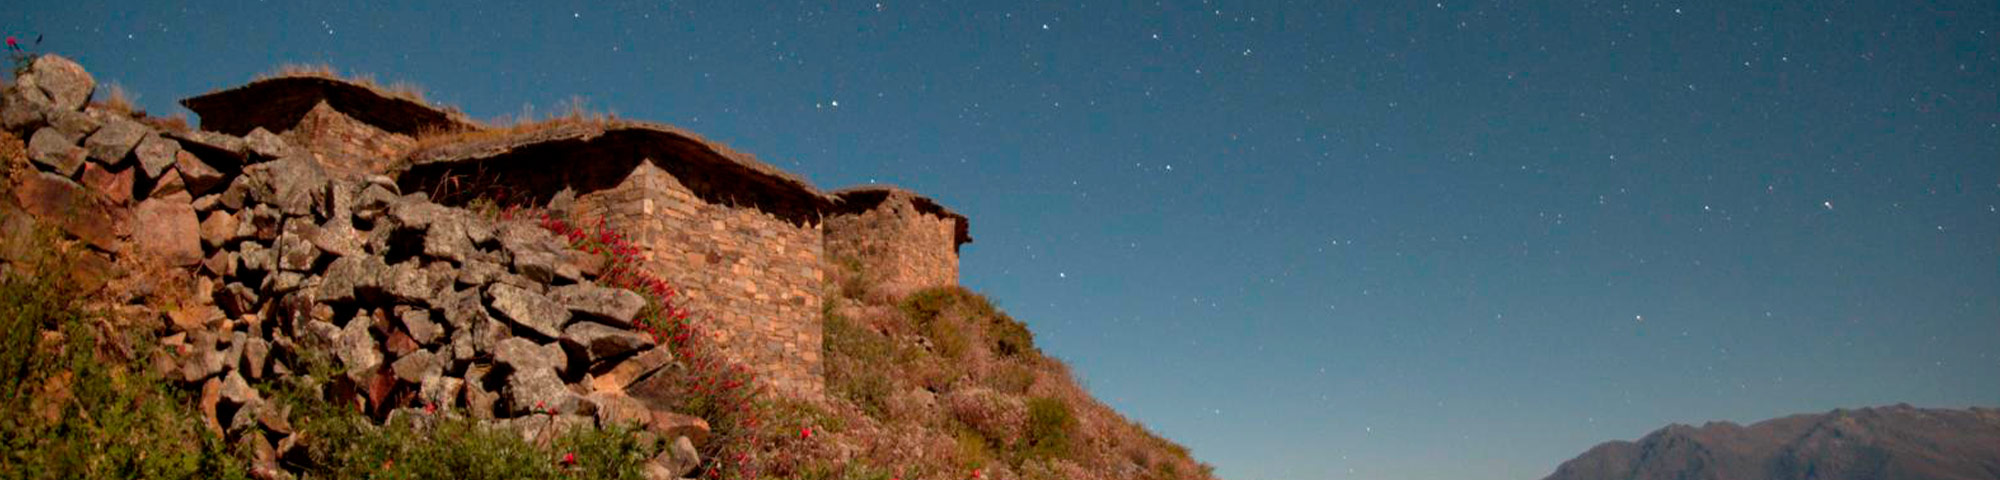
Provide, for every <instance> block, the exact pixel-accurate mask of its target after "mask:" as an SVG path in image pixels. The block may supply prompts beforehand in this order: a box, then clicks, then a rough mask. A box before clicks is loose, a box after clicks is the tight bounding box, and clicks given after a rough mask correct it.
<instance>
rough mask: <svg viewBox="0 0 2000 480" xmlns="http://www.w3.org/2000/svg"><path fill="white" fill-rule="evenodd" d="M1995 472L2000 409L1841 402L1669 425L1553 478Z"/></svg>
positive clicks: (1888, 476)
mask: <svg viewBox="0 0 2000 480" xmlns="http://www.w3.org/2000/svg"><path fill="white" fill-rule="evenodd" d="M1747 478H1757V479H1770V480H1794V479H1796V480H1806V479H1814V480H1848V479H1881V480H1896V479H1937V480H1942V479H1952V480H1958V479H1964V480H1971V479H1995V478H2000V410H1994V409H1987V408H1976V407H1975V408H1972V409H1970V410H1953V409H1927V408H1915V407H1911V406H1909V405H1895V406H1888V407H1874V408H1863V409H1860V410H1834V411H1831V412H1827V413H1822V414H1808V415H1794V416H1789V417H1784V418H1778V419H1773V420H1766V421H1763V422H1758V423H1754V424H1751V425H1749V426H1747V427H1746V426H1740V425H1736V424H1734V423H1729V422H1713V423H1708V424H1706V425H1702V426H1701V427H1699V428H1697V427H1691V426H1687V425H1679V424H1676V425H1670V426H1667V427H1666V428H1662V429H1660V430H1657V431H1654V432H1653V433H1651V434H1648V435H1646V436H1645V437H1644V438H1641V439H1639V440H1638V441H1636V442H1627V441H1614V442H1607V443H1604V444H1600V445H1598V446H1596V447H1593V448H1591V449H1590V451H1588V452H1586V453H1584V454H1583V455H1581V456H1578V457H1576V458H1575V459H1572V460H1570V461H1568V462H1564V463H1563V464H1562V466H1561V467H1559V468H1557V469H1556V471H1555V473H1554V474H1552V475H1549V476H1548V477H1547V479H1546V480H1597V479H1621V480H1624V479H1633V480H1654V479H1717V480H1722V479H1747Z"/></svg>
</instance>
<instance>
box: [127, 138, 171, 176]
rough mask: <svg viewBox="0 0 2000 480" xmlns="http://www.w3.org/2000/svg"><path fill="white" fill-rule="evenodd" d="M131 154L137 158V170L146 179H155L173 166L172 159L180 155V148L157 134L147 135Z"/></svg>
mask: <svg viewBox="0 0 2000 480" xmlns="http://www.w3.org/2000/svg"><path fill="white" fill-rule="evenodd" d="M132 153H133V156H135V157H138V158H139V169H140V171H142V172H145V173H146V178H154V179H157V178H160V174H162V173H166V172H167V167H171V166H174V161H175V160H176V159H175V158H174V157H175V156H177V155H179V154H180V153H181V146H180V144H179V143H175V142H174V141H173V140H168V139H165V138H161V137H160V136H159V135H157V134H147V135H146V137H145V138H144V139H142V140H139V145H138V147H136V148H134V149H133V150H132Z"/></svg>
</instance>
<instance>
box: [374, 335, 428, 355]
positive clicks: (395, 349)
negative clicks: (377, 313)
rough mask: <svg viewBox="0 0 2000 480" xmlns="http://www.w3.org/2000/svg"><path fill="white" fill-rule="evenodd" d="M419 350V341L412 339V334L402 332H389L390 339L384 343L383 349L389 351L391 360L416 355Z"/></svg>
mask: <svg viewBox="0 0 2000 480" xmlns="http://www.w3.org/2000/svg"><path fill="white" fill-rule="evenodd" d="M419 348H421V346H419V345H417V341H416V340H412V339H410V334H407V333H403V331H402V330H396V331H391V332H389V338H388V339H387V340H383V341H382V349H384V350H387V351H389V357H390V358H402V357H403V356H404V355H409V354H412V353H416V352H417V351H418V349H419Z"/></svg>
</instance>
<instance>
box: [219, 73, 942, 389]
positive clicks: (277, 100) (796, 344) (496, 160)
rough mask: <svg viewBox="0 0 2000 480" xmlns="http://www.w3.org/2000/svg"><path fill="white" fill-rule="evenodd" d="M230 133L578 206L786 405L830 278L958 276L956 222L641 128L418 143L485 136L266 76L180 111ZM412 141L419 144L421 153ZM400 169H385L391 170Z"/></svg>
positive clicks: (805, 382) (675, 132)
mask: <svg viewBox="0 0 2000 480" xmlns="http://www.w3.org/2000/svg"><path fill="white" fill-rule="evenodd" d="M182 103H183V104H184V105H187V106H188V107H189V108H190V109H192V110H194V111H195V112H197V113H198V114H200V115H201V117H202V121H203V124H204V126H206V125H207V124H208V123H209V122H210V120H211V118H213V119H215V120H216V123H217V124H218V125H221V126H223V127H225V128H226V129H228V130H227V131H225V132H224V133H233V134H237V135H245V138H252V137H255V136H256V134H257V133H258V132H256V130H268V131H270V132H277V133H278V134H279V135H276V137H278V138H282V139H286V140H290V143H292V144H295V145H299V146H300V148H301V149H303V150H305V151H306V152H307V153H309V154H310V155H311V156H312V157H313V158H315V159H317V160H318V161H319V163H320V164H321V166H323V167H324V168H325V169H327V170H329V171H330V172H331V174H333V175H335V176H351V175H365V174H387V175H392V176H395V177H396V178H395V182H396V183H397V184H398V185H400V186H401V188H402V189H403V191H407V192H425V193H429V194H434V195H433V196H434V197H437V198H438V199H439V201H443V202H446V203H448V204H454V205H462V204H464V203H465V202H468V201H470V200H471V199H472V198H476V197H467V196H456V195H449V194H446V195H435V194H437V193H439V192H452V191H454V190H456V189H462V188H464V187H465V186H466V185H487V186H494V185H498V186H504V187H505V188H503V189H498V191H499V192H500V193H502V194H504V195H507V196H508V198H503V199H500V200H502V201H503V202H506V203H530V204H534V205H536V206H548V207H553V208H557V209H562V210H568V211H571V212H572V213H573V214H574V216H575V217H577V218H578V219H579V220H581V221H584V222H591V221H597V220H602V221H604V222H606V223H607V224H608V225H609V226H611V227H612V228H614V229H617V230H619V231H621V232H625V233H626V234H627V235H628V237H630V238H632V239H633V240H634V243H635V244H637V245H638V246H639V247H640V248H641V249H642V252H641V255H642V257H643V258H645V259H646V261H647V265H648V267H649V268H650V269H651V270H652V273H654V274H655V275H657V276H659V277H661V278H663V279H666V280H668V281H669V282H670V283H671V284H673V285H674V286H675V287H676V288H677V289H679V290H680V291H681V292H682V294H683V295H684V297H685V298H684V300H685V301H686V302H687V303H686V305H687V306H688V307H690V309H691V310H692V311H694V312H696V314H697V315H698V317H700V318H705V319H707V320H708V321H709V322H711V325H710V328H709V329H708V330H709V331H711V332H712V333H713V334H714V335H716V336H717V338H716V339H715V340H716V341H717V343H718V344H719V345H720V346H721V347H722V350H723V352H724V353H725V354H727V355H729V356H731V357H733V358H735V359H736V360H739V361H741V362H743V363H745V364H746V365H749V366H750V367H752V368H753V369H755V370H756V371H757V373H758V377H759V379H760V380H761V381H762V382H763V384H764V385H765V386H767V387H769V388H771V389H772V390H773V391H775V392H777V393H780V394H784V395H791V396H805V397H810V396H817V395H821V394H823V392H824V391H825V387H824V383H825V382H824V379H823V374H822V366H821V364H822V359H821V358H820V354H821V353H820V352H821V347H822V345H821V344H822V341H823V337H822V333H821V328H822V327H821V321H822V319H821V313H820V310H821V302H822V300H823V299H824V298H825V297H826V296H827V295H828V292H826V291H825V290H826V289H827V288H828V286H827V285H826V282H827V279H828V278H829V275H828V272H829V271H831V269H834V268H842V265H860V266H862V267H863V268H864V270H865V271H866V272H869V274H870V275H874V276H875V277H876V278H874V280H876V281H881V282H884V283H883V284H884V285H886V286H888V289H889V290H890V291H893V292H908V291H912V290H915V289H920V288H924V287H931V286H947V285H954V284H956V283H957V276H958V247H959V246H960V245H962V244H964V243H967V242H970V241H971V239H970V237H969V236H968V235H966V231H967V226H966V225H967V222H966V220H965V218H964V217H962V216H959V215H957V214H956V213H952V212H950V211H949V210H946V209H944V208H943V207H941V206H939V205H938V204H937V203H936V202H935V201H932V200H930V199H928V198H924V197H922V196H919V195H916V194H913V193H910V192H907V191H902V190H896V189H888V188H862V189H856V190H853V191H847V192H842V193H841V194H838V195H829V194H826V193H822V192H821V191H819V190H818V189H817V188H816V187H813V186H812V185H811V184H809V183H806V182H804V181H803V180H798V179H796V178H794V177H792V176H790V175H789V174H787V173H784V172H782V171H778V170H777V169H775V168H772V167H770V166H768V165H765V164H763V163H761V162H758V161H757V160H756V159H755V158H752V157H750V156H748V155H743V154H738V153H735V152H733V151H730V150H729V149H728V148H727V147H723V146H720V145H717V144H714V143H711V142H707V141H705V140H702V139H701V138H699V137H698V136H695V135H694V134H692V133H688V132H684V131H681V130H679V129H676V128H673V127H670V126H664V125H657V124H644V123H638V122H622V121H613V122H611V123H610V124H608V125H597V124H584V125H556V126H555V127H554V128H549V129H544V130H539V131H538V130H534V129H528V131H519V130H518V129H517V130H516V131H511V132H508V131H503V132H500V133H498V134H483V133H482V134H479V135H468V136H465V137H469V138H475V139H474V140H464V141H454V140H452V139H451V137H446V138H444V139H443V140H438V141H426V142H418V141H416V140H415V138H417V137H418V136H419V135H422V134H424V133H427V132H429V133H435V132H454V131H471V130H479V129H481V128H483V127H481V126H479V125H477V124H476V123H473V122H470V121H466V120H464V119H463V118H462V116H460V115H458V114H456V113H455V112H450V111H443V110H436V109H429V110H426V109H427V108H428V107H425V106H422V105H420V104H416V105H414V106H413V104H411V103H410V102H408V101H406V100H404V99H400V98H395V97H394V96H392V95H389V94H386V93H383V92H380V91H378V90H375V89H373V88H371V87H368V86H366V85H356V84H350V83H346V82H341V81H338V80H333V79H327V78H320V77H310V78H295V79H286V78H282V77H281V78H278V79H265V80H259V81H257V82H253V83H252V84H250V85H246V86H243V87H237V88H233V89H229V90H224V91H220V92H216V93H212V94H209V95H204V96H200V97H196V98H191V99H188V100H186V101H183V102H182ZM419 143H429V144H430V145H428V146H422V147H415V148H416V150H414V151H406V150H410V149H411V148H412V146H413V145H416V144H419ZM392 165H393V167H391V166H392Z"/></svg>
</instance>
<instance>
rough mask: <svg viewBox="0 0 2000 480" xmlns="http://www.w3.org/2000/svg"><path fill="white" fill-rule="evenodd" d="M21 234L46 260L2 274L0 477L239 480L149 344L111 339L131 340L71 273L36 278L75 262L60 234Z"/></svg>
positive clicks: (237, 468) (238, 471)
mask: <svg viewBox="0 0 2000 480" xmlns="http://www.w3.org/2000/svg"><path fill="white" fill-rule="evenodd" d="M14 234H19V235H31V236H32V238H30V239H29V241H30V242H31V243H30V245H31V246H33V247H34V248H33V249H32V250H31V251H32V252H35V253H37V254H40V255H42V257H41V258H36V259H32V260H30V261H28V262H24V263H23V264H15V265H12V266H10V268H9V270H8V271H7V273H6V274H5V276H4V278H0V402H5V405H7V407H6V410H4V411H5V412H6V413H4V414H0V478H30V479H39V478H50V479H54V478H167V479H174V478H241V477H242V475H243V472H244V469H243V468H242V466H241V465H240V462H238V461H237V460H236V459H235V458H234V457H232V456H231V455H230V454H229V452H228V451H227V449H226V448H224V447H223V445H222V442H221V440H219V439H218V438H216V436H215V435H214V434H212V433H210V432H209V430H207V429H205V428H203V427H202V426H201V422H200V421H199V420H197V418H198V415H196V414H195V413H194V411H193V409H192V408H190V407H189V405H190V402H189V400H188V399H187V398H185V397H180V396H176V395H173V394H171V393H170V392H171V390H169V389H168V388H167V383H166V381H164V380H162V379H160V378H159V377H158V376H157V374H155V373H153V371H152V370H151V369H149V368H144V367H143V366H144V365H149V362H147V361H146V360H147V359H148V358H150V357H149V356H150V355H152V354H153V352H152V351H151V349H148V348H145V347H146V346H148V345H151V342H147V341H141V342H132V341H130V340H131V339H129V338H106V337H104V335H117V336H123V335H125V334H124V333H123V332H119V331H116V330H113V329H111V328H103V329H99V328H96V327H97V326H105V327H108V326H109V325H110V322H105V321H104V320H103V319H102V317H101V316H99V315H98V314H96V313H94V312H91V311H89V310H86V309H85V307H84V306H83V305H82V304H80V303H79V302H80V301H81V299H83V298H85V295H84V294H83V292H81V291H80V289H79V288H77V287H76V286H75V284H74V283H71V281H70V280H69V279H68V278H67V277H66V276H65V275H59V274H35V273H34V272H44V273H52V272H59V271H60V266H61V265H63V264H65V263H66V262H67V261H68V258H66V255H65V254H63V253H62V252H63V250H61V249H60V248H57V246H56V245H55V244H54V242H53V240H52V239H53V238H54V237H53V235H52V234H50V233H48V232H46V231H36V232H14ZM24 269H25V270H24ZM45 333H46V335H45ZM114 344H115V345H114ZM118 345H136V348H133V349H132V350H131V352H132V354H133V355H134V356H135V357H134V358H124V355H125V354H124V353H115V352H123V351H126V349H125V348H121V347H119V346H118Z"/></svg>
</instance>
